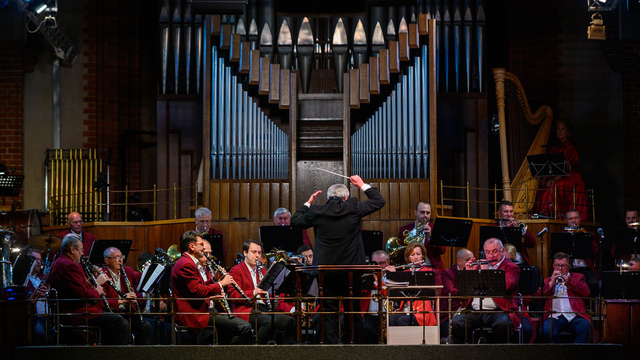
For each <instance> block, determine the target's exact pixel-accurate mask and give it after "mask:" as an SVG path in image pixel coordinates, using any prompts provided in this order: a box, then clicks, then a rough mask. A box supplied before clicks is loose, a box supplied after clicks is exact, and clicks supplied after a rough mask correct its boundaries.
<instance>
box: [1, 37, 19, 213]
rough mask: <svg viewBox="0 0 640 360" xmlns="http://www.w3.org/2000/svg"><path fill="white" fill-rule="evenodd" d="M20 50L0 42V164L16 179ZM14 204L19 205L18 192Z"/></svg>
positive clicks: (17, 169)
mask: <svg viewBox="0 0 640 360" xmlns="http://www.w3.org/2000/svg"><path fill="white" fill-rule="evenodd" d="M22 46H23V45H22V43H14V42H0V164H4V165H5V166H6V167H7V168H8V169H11V168H12V167H14V168H16V174H19V175H23V161H22V160H23V151H22V116H23V114H22V92H23V91H22V89H23V87H24V75H23V63H24V59H23V50H22ZM16 200H17V201H19V202H22V191H21V192H20V196H19V197H17V198H16ZM6 204H7V205H11V200H10V199H7V203H6ZM1 205H2V204H1V203H0V206H1Z"/></svg>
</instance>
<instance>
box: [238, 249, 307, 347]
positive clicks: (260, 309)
mask: <svg viewBox="0 0 640 360" xmlns="http://www.w3.org/2000/svg"><path fill="white" fill-rule="evenodd" d="M242 254H243V255H244V261H243V262H242V263H240V264H238V265H236V266H234V267H232V268H231V270H229V274H230V275H232V276H233V278H234V279H236V282H237V284H238V285H239V286H240V289H242V291H243V292H244V293H245V294H246V295H247V296H249V297H251V298H252V299H254V300H255V304H256V306H255V308H254V307H253V305H252V304H248V303H247V302H245V301H244V300H242V301H235V302H234V303H233V305H232V308H233V312H234V313H237V314H236V315H237V316H238V317H239V318H242V319H244V320H246V321H249V323H251V325H252V326H253V327H254V329H255V331H256V337H257V340H256V343H258V344H268V343H278V344H293V343H294V341H295V336H296V333H295V323H294V320H293V318H292V317H290V316H287V315H283V314H269V312H271V311H272V309H273V308H274V305H273V304H272V303H271V302H270V301H271V300H269V299H268V297H269V293H268V292H267V291H265V290H263V289H260V288H259V287H258V283H259V282H260V280H262V277H263V276H264V274H266V272H267V269H266V268H265V267H263V266H261V265H259V268H258V266H257V264H258V263H259V261H260V257H261V256H262V243H261V242H259V241H256V240H252V239H249V240H247V241H245V242H244V244H242ZM229 295H230V297H231V298H241V297H242V295H241V294H240V293H239V292H238V291H237V290H236V289H235V288H231V289H230V291H229Z"/></svg>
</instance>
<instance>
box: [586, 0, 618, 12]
mask: <svg viewBox="0 0 640 360" xmlns="http://www.w3.org/2000/svg"><path fill="white" fill-rule="evenodd" d="M618 1H619V0H587V6H588V7H589V11H612V10H614V9H615V8H616V6H618Z"/></svg>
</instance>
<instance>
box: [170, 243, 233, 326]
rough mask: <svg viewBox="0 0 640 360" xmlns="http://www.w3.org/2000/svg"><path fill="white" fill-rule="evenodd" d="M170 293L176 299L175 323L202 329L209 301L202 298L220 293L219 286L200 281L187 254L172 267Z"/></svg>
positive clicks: (207, 317) (195, 266)
mask: <svg viewBox="0 0 640 360" xmlns="http://www.w3.org/2000/svg"><path fill="white" fill-rule="evenodd" d="M171 291H172V292H173V296H174V297H175V298H176V307H177V309H176V322H177V323H178V324H179V325H182V326H187V327H191V328H204V327H206V326H207V324H208V323H209V301H208V300H203V298H207V297H209V296H212V295H217V294H220V293H222V290H221V288H220V284H218V283H208V282H207V283H205V282H204V281H203V280H202V277H201V276H200V271H199V270H198V266H197V265H196V264H195V263H194V262H193V260H191V257H190V256H189V255H187V253H183V254H182V256H181V257H180V258H179V259H178V261H176V264H175V265H174V266H173V270H172V271H171ZM187 313H200V314H187Z"/></svg>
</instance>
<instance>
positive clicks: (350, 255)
mask: <svg viewBox="0 0 640 360" xmlns="http://www.w3.org/2000/svg"><path fill="white" fill-rule="evenodd" d="M349 180H350V181H351V184H353V185H354V186H356V187H357V188H359V189H360V190H362V191H364V193H365V195H366V196H367V197H368V198H369V200H366V201H358V199H356V198H355V197H349V195H350V194H349V188H348V187H347V186H345V185H344V184H334V185H331V186H330V187H329V189H328V190H327V198H328V200H327V202H326V203H325V204H324V205H314V204H313V203H314V201H315V199H316V197H317V196H318V195H319V194H320V193H321V192H322V191H321V190H319V191H316V192H314V193H313V194H312V195H311V196H310V197H309V200H308V201H307V202H306V203H304V204H303V205H302V206H301V207H300V208H299V209H298V211H296V212H295V214H293V217H292V218H291V225H292V226H293V227H299V228H303V229H307V228H310V227H312V226H313V228H314V234H315V248H314V262H315V263H316V265H364V264H366V258H365V254H364V244H363V243H362V233H361V232H360V221H361V219H362V218H363V217H365V216H367V215H369V214H372V213H374V212H376V211H378V210H379V209H380V208H382V207H383V206H384V205H385V200H384V198H383V197H382V195H380V193H379V192H378V190H376V189H374V188H372V187H371V186H370V185H368V184H365V183H364V181H362V179H361V178H360V176H358V175H353V176H351V177H350V178H349ZM356 278H357V277H356ZM323 285H324V294H325V296H328V297H334V296H348V295H349V288H348V283H347V282H346V281H344V273H341V272H334V273H332V272H325V274H324V284H323ZM353 286H354V288H353V293H354V294H360V282H359V281H356V282H355V283H354V284H353ZM347 303H348V304H347ZM347 303H345V304H346V305H345V307H348V306H349V305H350V306H351V307H350V308H351V309H354V311H358V309H359V308H360V304H359V302H358V301H348V302H347ZM323 310H324V311H327V312H331V313H332V314H328V315H325V329H324V330H325V331H324V335H325V338H324V339H323V340H324V342H325V343H329V344H337V343H338V341H339V339H340V337H339V332H338V315H336V314H335V312H336V311H338V310H339V302H338V300H324V301H323ZM353 318H354V324H352V325H353V329H354V335H356V336H357V337H359V336H361V335H362V331H361V327H362V322H361V321H360V320H361V319H360V317H358V316H355V317H353ZM347 328H349V326H347ZM355 340H356V342H361V339H359V338H356V339H355Z"/></svg>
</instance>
